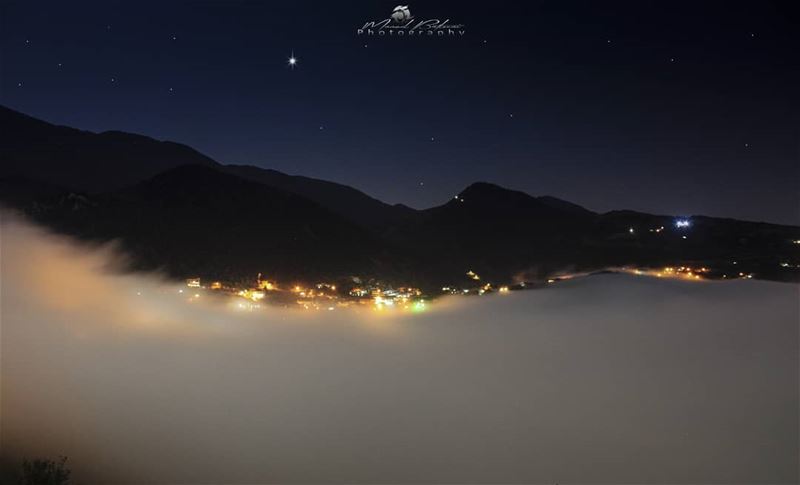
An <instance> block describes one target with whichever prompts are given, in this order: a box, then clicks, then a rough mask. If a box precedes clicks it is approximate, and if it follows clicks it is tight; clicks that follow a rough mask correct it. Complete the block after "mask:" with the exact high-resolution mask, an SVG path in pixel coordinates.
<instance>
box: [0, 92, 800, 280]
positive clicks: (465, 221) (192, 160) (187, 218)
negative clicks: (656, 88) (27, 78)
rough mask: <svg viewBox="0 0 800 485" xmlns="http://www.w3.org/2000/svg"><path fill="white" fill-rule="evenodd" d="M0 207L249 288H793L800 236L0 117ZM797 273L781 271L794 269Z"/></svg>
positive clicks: (154, 264) (147, 265)
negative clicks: (700, 283) (354, 182)
mask: <svg viewBox="0 0 800 485" xmlns="http://www.w3.org/2000/svg"><path fill="white" fill-rule="evenodd" d="M0 123H1V124H2V131H0V155H2V156H3V165H2V167H1V168H0V202H2V203H3V204H5V205H7V206H10V207H13V208H15V209H17V210H19V211H21V212H23V213H25V214H27V215H28V216H29V217H30V218H32V219H33V220H35V221H37V222H39V223H41V224H44V225H46V226H47V227H50V228H52V229H53V230H56V231H58V232H61V233H65V234H70V235H73V236H76V237H79V238H82V239H85V240H90V241H108V240H118V241H120V243H121V244H122V246H123V247H124V249H125V250H126V251H127V252H128V253H129V254H130V255H131V256H132V260H131V264H130V266H131V268H133V269H148V270H152V269H160V270H163V271H165V272H167V273H168V274H170V275H172V276H174V277H179V278H183V277H189V276H195V275H201V276H204V277H208V278H214V279H224V280H227V281H232V282H235V281H250V280H252V278H253V277H254V276H255V274H257V273H259V272H260V273H263V274H267V275H270V276H271V277H275V278H279V279H280V280H281V281H296V280H303V281H310V280H314V279H322V278H334V279H336V278H348V277H350V276H361V277H367V278H378V279H382V280H384V281H389V282H396V283H398V284H401V283H402V284H414V285H417V286H421V287H423V288H428V289H431V290H432V289H435V288H437V287H438V286H441V285H446V284H454V285H458V284H469V283H470V282H469V279H468V277H467V276H466V273H467V272H468V271H473V272H476V273H478V274H480V275H482V277H484V278H486V279H488V280H490V281H497V282H512V281H535V280H542V279H545V278H547V277H549V276H551V275H553V274H555V273H558V272H561V271H593V270H599V269H603V268H607V267H614V266H621V265H630V266H652V267H656V266H659V265H667V264H676V263H680V262H685V263H687V264H688V263H692V264H701V265H705V266H710V267H713V268H714V271H715V273H716V274H717V275H718V276H721V275H722V274H731V275H738V274H739V273H740V272H741V273H744V272H746V273H748V274H749V273H753V274H754V275H755V276H756V277H759V278H766V279H775V280H793V281H797V280H799V279H800V274H799V272H798V268H797V267H796V265H797V261H796V259H797V244H795V243H794V241H797V240H800V228H798V227H795V226H783V225H777V224H766V223H757V222H747V221H737V220H732V219H722V218H712V217H703V216H692V217H691V218H690V220H691V227H690V228H679V227H676V225H675V218H674V217H672V216H668V215H653V214H645V213H640V212H633V211H612V212H608V213H604V214H598V213H595V212H592V211H590V210H588V209H586V208H583V207H581V206H579V205H577V204H573V203H571V202H568V201H564V200H560V199H557V198H555V197H550V196H543V197H534V196H531V195H528V194H526V193H524V192H520V191H515V190H509V189H506V188H503V187H500V186H498V185H494V184H491V183H487V182H477V183H474V184H471V185H470V186H468V187H466V188H465V189H464V190H462V191H461V192H460V193H459V194H458V195H457V196H455V197H454V198H453V199H450V200H449V201H447V202H446V203H444V204H442V205H440V206H437V207H432V208H430V209H425V210H414V209H411V208H408V207H405V206H401V205H390V204H386V203H384V202H381V201H380V200H377V199H375V198H373V197H370V196H369V195H367V194H365V193H363V192H361V191H359V190H357V189H354V188H352V187H348V186H346V185H342V184H337V183H333V182H328V181H324V180H319V179H314V178H310V177H302V176H292V175H287V174H284V173H281V172H277V171H274V170H269V169H263V168H259V167H254V166H247V165H222V164H220V163H217V162H216V161H214V160H212V159H211V158H208V157H206V156H204V155H202V154H201V153H199V152H197V151H195V150H194V149H192V148H190V147H187V146H185V145H181V144H177V143H172V142H163V141H157V140H154V139H152V138H148V137H145V136H141V135H131V134H127V133H121V132H104V133H99V134H95V133H91V132H86V131H81V130H76V129H73V128H69V127H63V126H56V125H52V124H50V123H46V122H44V121H40V120H37V119H34V118H31V117H29V116H27V115H24V114H21V113H18V112H15V111H13V110H10V109H7V108H2V107H0ZM787 261H791V262H792V264H790V265H786V264H785V262H787Z"/></svg>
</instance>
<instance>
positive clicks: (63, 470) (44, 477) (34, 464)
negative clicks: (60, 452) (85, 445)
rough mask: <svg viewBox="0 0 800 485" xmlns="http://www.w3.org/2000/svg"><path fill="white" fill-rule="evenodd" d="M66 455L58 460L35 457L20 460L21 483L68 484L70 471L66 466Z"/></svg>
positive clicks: (26, 484)
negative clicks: (33, 458)
mask: <svg viewBox="0 0 800 485" xmlns="http://www.w3.org/2000/svg"><path fill="white" fill-rule="evenodd" d="M66 463H67V457H66V456H62V457H61V459H60V460H58V461H55V460H46V459H39V458H37V459H35V460H25V461H23V462H22V482H21V483H22V485H68V484H69V476H70V473H72V472H71V471H70V470H69V468H67V467H66Z"/></svg>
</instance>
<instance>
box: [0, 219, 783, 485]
mask: <svg viewBox="0 0 800 485" xmlns="http://www.w3.org/2000/svg"><path fill="white" fill-rule="evenodd" d="M0 229H2V240H1V242H2V253H1V254H0V256H2V259H1V262H2V266H1V267H0V272H1V274H2V281H1V283H2V288H1V291H2V300H1V303H2V309H1V310H0V317H1V318H2V320H1V323H2V327H0V331H1V333H0V337H1V338H2V344H1V345H2V347H1V350H2V357H1V361H0V363H1V364H2V369H0V370H1V372H2V373H1V374H0V375H1V377H2V400H1V403H2V428H1V429H0V445H1V446H2V454H3V457H4V458H6V459H7V460H11V461H15V460H18V459H20V458H21V457H23V456H53V457H54V456H57V455H67V456H69V460H70V463H71V465H72V468H73V469H74V474H75V476H76V478H77V479H79V481H81V482H82V483H97V482H118V483H122V482H125V483H177V482H181V483H212V482H217V483H219V482H225V483H264V482H471V483H476V482H494V483H497V482H506V483H507V482H561V483H567V482H637V483H645V482H659V483H663V482H670V483H697V482H706V483H709V482H717V483H720V482H736V483H746V482H759V483H764V482H775V483H777V482H785V483H792V482H797V480H798V454H799V452H798V410H799V405H798V287H797V286H796V285H789V284H779V283H769V282H759V281H736V282H726V283H722V282H715V283H712V282H692V283H687V282H682V281H674V280H659V279H651V278H645V277H640V278H637V277H633V276H615V275H605V276H597V277H591V278H583V279H577V280H573V281H568V282H564V283H561V284H557V285H554V286H553V287H549V288H547V289H544V290H536V291H528V292H517V293H512V294H509V295H496V296H491V297H482V298H478V297H473V298H455V299H449V300H443V301H437V302H436V303H435V304H433V305H432V308H431V310H430V311H429V312H426V313H422V314H415V315H396V316H391V315H388V316H387V315H377V314H372V313H370V312H361V313H355V312H351V311H338V310H337V311H334V312H306V313H302V312H299V311H289V310H281V309H271V308H266V309H261V310H260V311H256V312H252V313H237V312H236V311H234V310H232V309H231V306H230V305H229V303H228V302H226V301H225V300H224V299H219V300H211V299H205V300H203V299H201V300H202V301H197V302H194V303H187V302H186V301H183V300H180V299H176V298H174V292H173V291H171V287H170V285H169V284H168V283H165V282H164V281H162V280H160V279H158V278H157V277H151V276H143V275H134V276H119V275H115V274H113V273H111V272H109V270H108V268H109V267H110V266H113V265H112V264H111V262H112V261H113V251H111V250H109V249H107V248H105V249H104V248H93V249H87V248H78V247H75V246H72V245H71V244H69V243H66V242H64V241H63V240H61V239H57V238H52V237H49V236H46V235H45V234H44V233H42V232H40V231H38V230H36V229H33V228H31V227H29V226H25V225H23V224H20V223H19V222H16V221H13V220H9V218H8V217H5V220H4V222H3V224H2V226H1V227H0ZM309 313H310V314H309Z"/></svg>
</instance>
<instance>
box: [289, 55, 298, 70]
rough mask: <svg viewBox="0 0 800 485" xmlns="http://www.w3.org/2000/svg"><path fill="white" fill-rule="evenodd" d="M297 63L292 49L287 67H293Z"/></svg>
mask: <svg viewBox="0 0 800 485" xmlns="http://www.w3.org/2000/svg"><path fill="white" fill-rule="evenodd" d="M296 65H297V58H296V57H295V56H294V51H292V55H291V56H290V57H289V67H291V68H292V69H294V66H296Z"/></svg>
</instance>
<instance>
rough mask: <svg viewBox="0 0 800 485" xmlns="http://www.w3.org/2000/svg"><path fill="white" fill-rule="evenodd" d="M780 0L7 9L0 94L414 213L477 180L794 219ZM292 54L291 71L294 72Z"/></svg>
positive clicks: (798, 151) (792, 26)
mask: <svg viewBox="0 0 800 485" xmlns="http://www.w3.org/2000/svg"><path fill="white" fill-rule="evenodd" d="M792 3H796V2H785V3H778V2H769V1H763V0H758V1H750V2H730V1H724V2H722V1H720V2H699V1H693V2H674V1H669V2H668V1H660V2H650V1H641V0H640V1H636V2H613V1H608V2H600V1H591V2H589V1H586V2H578V1H572V2H570V1H555V0H553V1H544V2H542V1H539V2H535V1H530V2H523V1H517V2H497V1H490V2H475V3H470V2H430V1H426V2H419V3H409V4H408V5H409V7H410V10H411V13H412V15H414V17H415V18H417V19H424V18H440V19H444V18H449V19H451V23H460V24H464V26H465V27H464V29H465V31H466V34H465V35H463V36H452V37H450V36H445V37H442V38H438V37H434V38H430V37H422V38H411V37H406V38H396V37H377V36H372V37H368V36H364V35H362V36H359V35H357V34H356V30H357V29H358V28H360V27H362V26H363V24H364V23H365V22H367V21H371V20H380V19H384V18H387V17H388V16H389V14H390V13H391V11H392V9H393V8H394V7H395V5H397V3H396V1H392V2H381V1H369V2H355V1H344V2H321V1H320V2H288V1H287V2H280V3H278V2H244V1H194V2H188V1H187V2H160V3H155V2H153V3H148V2H133V1H129V2H111V1H105V2H102V3H88V2H63V1H58V2H33V1H25V2H5V1H3V2H2V10H0V19H1V21H2V25H1V26H0V37H1V38H0V52H1V53H2V58H0V68H1V69H2V85H1V86H0V103H1V104H3V105H6V106H8V107H11V108H13V109H16V110H19V111H22V112H25V113H27V114H30V115H32V116H36V117H39V118H42V119H45V120H47V121H51V122H54V123H58V124H65V125H69V126H74V127H77V128H82V129H88V130H92V131H105V130H122V131H128V132H134V133H141V134H145V135H149V136H153V137H155V138H159V139H169V140H174V141H178V142H182V143H186V144H188V145H190V146H192V147H194V148H196V149H198V150H200V151H201V152H203V153H205V154H207V155H209V156H211V157H213V158H214V159H216V160H217V161H219V162H222V163H243V164H253V165H259V166H262V167H267V168H274V169H277V170H281V171H284V172H287V173H291V174H302V175H308V176H313V177H317V178H323V179H328V180H333V181H336V182H341V183H345V184H348V185H351V186H354V187H356V188H359V189H361V190H363V191H365V192H367V193H369V194H370V195H373V196H375V197H378V198H380V199H382V200H385V201H387V202H390V203H396V202H403V203H405V204H408V205H411V206H413V207H418V208H424V207H430V206H433V205H437V204H441V203H444V202H446V201H447V200H448V199H450V198H452V197H453V195H455V194H456V193H458V191H460V190H461V189H463V188H464V187H465V186H466V185H468V184H470V183H471V182H474V181H477V180H484V181H490V182H495V183H498V184H500V185H504V186H507V187H510V188H514V189H519V190H524V191H526V192H528V193H531V194H533V195H545V194H549V195H553V196H556V197H560V198H564V199H567V200H570V201H573V202H576V203H579V204H582V205H584V206H586V207H587V208H589V209H592V210H597V211H605V210H611V209H621V208H629V209H635V210H642V211H648V212H655V213H668V214H707V215H714V216H729V217H736V218H743V219H750V220H764V221H770V222H783V223H793V224H797V223H800V213H799V212H798V211H799V209H800V201H799V200H798V193H799V189H798V187H800V161H799V160H800V142H799V141H798V140H800V94H799V92H800V42H798V38H799V37H800V27H798V25H799V24H800V15H798V12H797V10H796V9H795V8H794V7H793V6H792ZM292 54H294V55H295V57H296V59H297V64H296V65H295V66H293V67H292V66H290V65H289V63H288V59H289V57H290V56H291V55H292Z"/></svg>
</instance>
